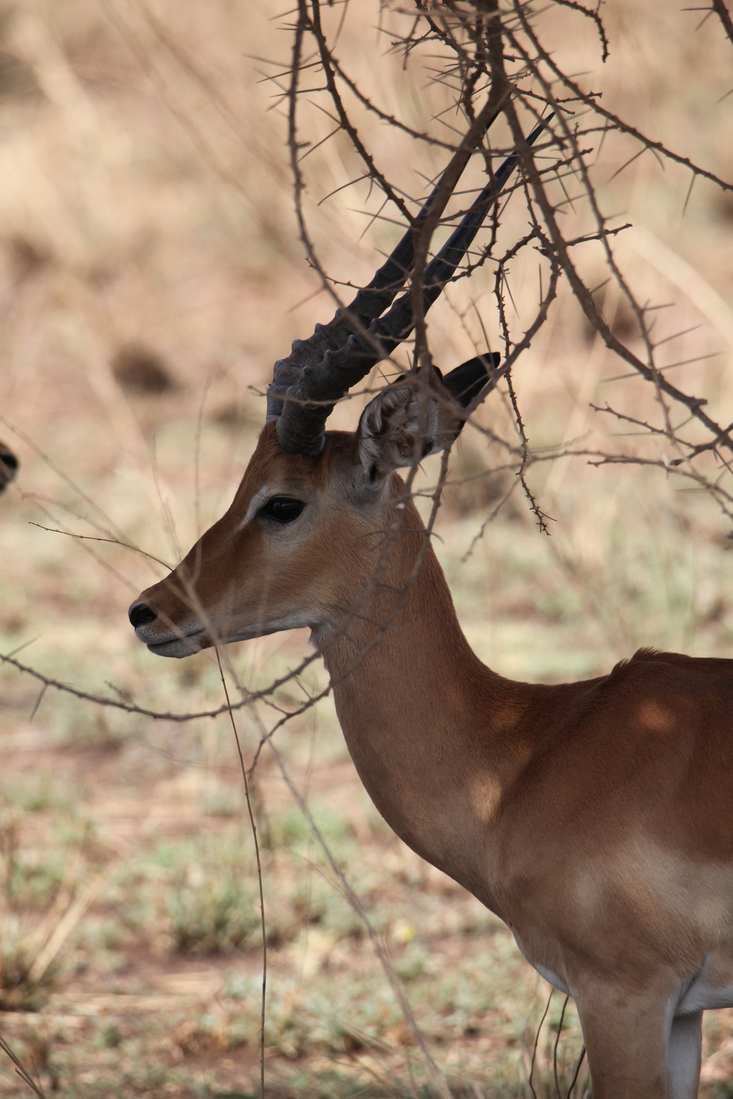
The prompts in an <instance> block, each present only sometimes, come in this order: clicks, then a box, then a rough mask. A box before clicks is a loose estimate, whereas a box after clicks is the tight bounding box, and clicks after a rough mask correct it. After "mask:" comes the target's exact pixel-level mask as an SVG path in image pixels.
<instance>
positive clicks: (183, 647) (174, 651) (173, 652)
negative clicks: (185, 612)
mask: <svg viewBox="0 0 733 1099" xmlns="http://www.w3.org/2000/svg"><path fill="white" fill-rule="evenodd" d="M148 648H149V649H150V652H151V653H155V655H156V656H173V657H176V658H177V659H179V660H180V658H181V657H184V656H191V655H192V654H193V653H198V652H201V645H200V644H199V642H198V640H197V638H195V637H189V638H179V637H176V638H175V639H174V640H173V641H164V642H163V644H162V645H155V644H149V645H148Z"/></svg>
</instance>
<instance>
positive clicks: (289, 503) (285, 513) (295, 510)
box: [259, 496, 305, 523]
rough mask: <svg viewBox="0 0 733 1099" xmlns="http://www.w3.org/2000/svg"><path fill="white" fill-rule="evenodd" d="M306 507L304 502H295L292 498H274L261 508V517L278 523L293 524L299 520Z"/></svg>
mask: <svg viewBox="0 0 733 1099" xmlns="http://www.w3.org/2000/svg"><path fill="white" fill-rule="evenodd" d="M304 507H305V504H304V503H303V501H302V500H294V499H293V497H292V496H272V497H271V498H270V499H269V500H268V501H267V503H266V504H265V505H264V506H263V507H261V508H260V512H259V514H260V515H264V516H266V518H268V519H274V520H275V521H276V522H278V523H292V521H293V519H297V518H298V516H299V515H300V513H301V511H302V510H303V508H304Z"/></svg>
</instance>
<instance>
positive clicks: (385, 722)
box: [130, 173, 733, 1099]
mask: <svg viewBox="0 0 733 1099" xmlns="http://www.w3.org/2000/svg"><path fill="white" fill-rule="evenodd" d="M500 182H501V181H500V180H499V173H497V176H496V177H495V178H494V179H493V180H492V183H491V185H490V187H489V189H487V190H486V191H485V192H484V193H483V194H482V195H481V196H480V197H479V199H478V200H477V202H476V204H475V206H474V207H473V208H472V210H471V211H469V213H468V215H467V216H466V219H464V223H463V224H462V226H461V227H460V228H459V229H457V230H456V231H455V233H454V235H453V237H451V240H450V241H448V243H447V245H446V246H444V248H443V249H442V250H441V252H440V253H439V254H438V256H437V257H436V258H435V260H433V262H432V264H431V265H429V266H428V268H427V269H426V271H425V274H424V278H423V280H422V282H423V287H424V294H425V297H424V302H423V307H424V308H425V309H426V308H428V307H429V305H430V304H431V303H432V301H433V300H434V299H435V298H436V297H437V294H438V292H439V290H440V286H441V285H443V284H444V282H445V281H446V280H447V279H448V278H449V277H450V274H451V273H452V271H453V270H454V269H455V266H456V264H457V263H458V262H459V261H460V257H461V256H462V255H463V254H464V253H465V251H466V249H467V248H468V246H469V244H470V241H471V240H472V239H473V234H474V233H475V231H476V228H477V225H478V223H479V222H480V220H481V218H482V217H483V215H484V213H485V210H486V208H488V207H489V206H491V205H492V204H493V198H494V197H495V192H496V190H497V189H498V185H499V183H500ZM412 243H413V233H412V232H411V231H410V232H408V233H407V234H406V236H405V238H403V240H402V241H401V243H400V245H398V248H397V249H396V250H395V253H393V255H392V256H391V257H390V258H389V259H388V260H387V262H386V263H385V265H384V266H383V267H382V268H381V269H380V271H379V272H377V275H376V276H375V278H374V279H373V281H372V283H371V284H370V286H369V287H367V288H366V289H365V290H363V291H360V293H359V295H357V297H356V299H355V301H354V302H353V303H352V305H351V306H350V307H349V309H347V310H342V311H340V312H338V313H337V314H336V316H335V317H334V319H333V320H332V321H331V322H330V324H328V325H326V326H323V327H321V326H318V327H317V329H316V332H315V334H314V335H313V336H312V337H311V338H310V339H309V340H306V341H296V342H295V344H294V345H293V350H292V353H291V355H290V356H289V358H287V359H285V360H281V361H279V362H278V363H277V364H276V365H275V372H274V380H273V383H272V385H271V387H270V392H269V396H268V422H267V423H266V425H265V427H264V429H263V431H262V434H261V436H260V439H259V442H258V444H257V447H256V449H255V451H254V454H253V455H252V458H251V460H250V463H249V466H248V467H247V470H246V472H245V474H244V478H243V480H242V483H241V485H240V486H239V488H238V490H237V493H236V495H235V498H234V501H233V503H232V505H231V507H230V508H229V510H228V511H227V512H226V514H225V515H224V516H223V517H222V518H221V519H220V520H219V521H218V522H217V523H215V524H214V526H213V527H211V529H210V530H208V531H207V532H206V533H205V534H204V535H203V537H202V538H201V539H200V540H199V541H198V542H197V543H196V545H195V546H194V547H193V549H192V550H191V551H190V553H189V554H188V555H187V556H186V557H185V558H184V560H183V561H182V562H181V563H180V564H179V565H178V567H177V568H175V569H174V570H173V571H172V572H171V574H170V575H169V576H168V577H167V578H166V579H164V580H163V581H162V582H160V583H158V584H155V585H153V586H152V587H150V588H148V589H147V590H146V591H144V592H143V593H142V594H141V595H140V597H139V599H138V600H136V601H135V603H133V605H132V607H131V608H130V620H131V622H132V625H133V626H134V627H135V631H136V634H137V637H138V638H139V639H140V641H142V642H144V643H145V644H146V645H147V646H148V648H149V649H150V651H151V652H152V653H157V654H159V655H161V656H171V657H183V656H186V655H188V654H189V653H193V652H197V651H199V650H200V649H204V648H206V647H208V646H213V645H221V644H225V643H228V642H232V641H242V640H246V639H248V638H254V637H260V636H262V635H263V634H269V633H274V632H276V631H278V630H289V629H293V628H295V627H303V626H307V627H309V628H310V630H311V631H312V632H311V640H312V642H313V644H314V645H315V646H316V647H317V649H318V651H319V653H320V654H321V656H322V658H323V660H324V662H325V665H326V669H327V671H328V674H329V676H330V679H331V683H332V687H333V694H334V699H335V703H336V709H337V712H338V717H339V721H340V723H341V727H342V729H343V732H344V736H345V738H346V743H347V745H348V748H349V751H350V753H351V756H352V758H353V760H354V763H355V765H356V768H357V770H358V772H359V775H360V776H361V779H362V781H363V783H364V785H365V787H366V789H367V791H368V792H369V794H370V796H371V797H372V799H373V801H374V803H375V805H376V806H377V808H378V809H379V811H380V813H381V814H382V815H383V817H384V818H385V820H386V821H387V822H388V823H389V824H390V825H391V826H392V828H393V829H394V830H395V832H396V833H397V834H398V835H399V836H400V837H401V838H402V839H403V840H404V841H405V843H407V844H408V845H409V846H410V847H411V848H412V849H413V850H414V851H416V852H418V854H420V855H421V856H422V857H423V858H425V859H427V860H428V861H429V862H431V863H432V864H433V865H434V866H437V867H439V868H440V869H441V870H442V871H444V872H445V873H446V874H448V875H450V877H452V878H454V879H455V880H456V881H457V882H460V884H461V885H463V886H465V888H466V889H468V890H469V891H470V892H471V893H473V894H474V896H476V897H478V899H479V900H480V901H482V902H483V904H485V905H486V906H487V907H488V908H490V909H491V910H492V911H493V912H495V913H496V914H497V915H498V916H500V917H501V919H502V920H504V921H505V922H506V924H507V925H508V926H509V927H510V929H511V931H512V932H513V934H514V937H515V939H516V942H517V945H518V946H519V949H520V950H521V952H522V954H523V955H524V957H525V958H526V959H527V960H528V961H529V962H530V964H531V965H533V966H534V968H535V969H536V970H537V971H538V972H539V973H540V974H542V976H543V977H545V978H546V979H547V980H548V981H549V982H550V983H551V984H553V985H554V986H555V987H556V988H558V989H561V990H562V991H563V992H568V993H570V994H571V995H572V996H573V997H574V998H575V1001H576V1004H577V1008H578V1012H579V1015H580V1020H581V1025H582V1029H583V1036H584V1039H585V1043H586V1047H587V1054H588V1063H589V1068H590V1073H591V1079H592V1086H593V1096H594V1099H662V1097H667V1099H692V1097H693V1096H695V1095H696V1094H697V1087H698V1082H699V1073H700V1058H701V1020H702V1013H703V1011H704V1010H706V1009H708V1008H716V1007H728V1006H732V1005H733V765H732V763H731V759H732V756H733V663H732V662H731V661H728V660H713V659H709V660H707V659H692V658H690V657H687V656H680V655H677V654H673V653H658V652H653V651H651V650H642V651H641V652H638V653H636V655H635V656H633V657H632V658H631V659H630V660H628V661H625V662H622V663H620V664H618V665H617V666H616V667H615V668H614V669H613V670H612V671H611V672H610V673H609V674H608V675H606V676H603V677H600V678H598V679H592V680H588V681H584V682H580V683H563V684H558V685H552V686H548V685H542V684H528V683H515V682H512V681H511V680H508V679H505V678H503V677H502V676H500V675H498V674H496V673H495V672H493V671H491V669H489V668H487V667H485V666H484V665H483V664H482V663H481V661H480V660H479V659H478V658H477V657H476V656H475V655H474V653H473V652H472V650H471V648H470V647H469V645H468V642H467V641H466V639H465V637H464V635H463V633H462V631H461V628H460V625H459V623H458V620H457V618H456V614H455V611H454V608H453V603H452V600H451V595H450V591H449V589H448V586H447V584H446V581H445V578H444V576H443V573H442V571H441V568H440V565H439V564H438V562H437V560H436V558H435V555H434V554H433V551H432V549H431V547H430V544H429V538H428V536H427V535H426V532H425V530H424V527H423V524H422V522H421V520H420V517H419V515H418V512H417V510H416V508H415V506H414V504H413V503H412V501H411V499H410V496H409V492H407V490H406V488H405V485H404V484H403V481H402V480H401V478H400V476H399V475H398V474H397V472H396V471H397V470H398V469H400V468H404V469H407V468H414V466H415V465H416V463H418V462H419V461H420V460H421V459H422V458H423V457H424V456H425V455H426V454H431V453H436V452H438V451H440V450H443V449H446V448H449V447H450V445H451V444H452V442H453V440H454V439H455V438H456V436H457V434H458V432H459V431H460V429H461V427H462V425H463V423H464V422H465V419H466V416H467V415H468V414H469V412H470V410H471V409H472V408H473V407H474V406H475V404H476V403H477V402H478V400H480V398H481V396H482V394H483V393H484V392H485V391H486V390H487V389H488V388H490V387H491V385H492V384H493V382H494V381H495V379H496V376H497V375H498V373H499V372H498V371H497V370H496V366H497V360H498V357H497V356H494V357H492V356H488V355H487V356H479V357H478V358H477V359H474V360H471V361H470V362H469V363H465V364H463V366H462V367H459V368H458V369H457V370H455V371H453V372H452V373H450V374H448V375H447V377H446V378H445V379H443V380H441V379H440V377H439V376H438V374H437V372H435V371H433V370H431V369H428V370H423V371H419V372H416V373H413V374H410V375H408V376H407V377H406V378H403V379H401V380H399V381H398V382H397V383H396V384H393V385H392V386H390V387H388V388H387V389H385V390H384V391H382V392H381V393H380V394H379V395H378V396H376V397H375V398H374V399H373V400H372V401H371V403H370V404H369V405H368V406H367V407H366V409H365V411H364V412H363V414H362V416H361V419H360V421H359V425H358V427H357V430H356V432H355V433H353V434H352V433H348V432H336V431H328V432H327V431H325V421H326V417H327V416H328V413H329V412H330V410H331V408H332V407H333V404H334V403H335V402H336V401H337V400H338V399H339V398H340V397H342V396H343V395H344V394H345V393H346V392H347V390H348V388H349V387H350V386H351V385H353V384H354V383H355V382H356V381H358V380H359V379H360V378H362V377H364V376H365V375H366V373H367V372H368V371H369V369H370V368H371V366H372V365H373V364H374V363H376V362H378V361H379V360H380V359H382V358H384V357H386V356H387V355H389V354H390V353H391V351H392V349H393V348H394V347H395V346H396V345H397V343H399V342H400V340H401V339H404V338H405V336H406V335H407V334H408V333H409V331H410V328H411V325H412V312H411V310H412V304H411V300H410V297H409V295H408V294H405V295H404V296H403V297H401V298H397V300H395V298H396V295H397V293H398V291H399V289H400V287H401V286H402V284H403V283H404V282H405V281H406V279H407V276H408V274H409V272H410V269H411V267H412V264H413V253H412ZM388 307H389V308H388ZM385 309H387V312H386V314H385V315H384V316H381V314H382V313H383V312H384V310H385ZM380 317H381V319H380Z"/></svg>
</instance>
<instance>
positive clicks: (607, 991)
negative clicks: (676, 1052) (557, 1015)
mask: <svg viewBox="0 0 733 1099" xmlns="http://www.w3.org/2000/svg"><path fill="white" fill-rule="evenodd" d="M576 1004H577V1008H578V1015H579V1016H580V1024H581V1027H582V1028H583V1038H584V1040H585V1046H586V1052H587V1056H588V1068H589V1069H590V1075H591V1081H592V1086H593V1090H592V1094H593V1099H672V1097H674V1099H683V1097H684V1099H687V1095H686V1094H685V1093H684V1092H682V1093H679V1092H677V1091H669V1090H668V1085H667V1080H668V1046H669V1029H670V1022H671V1020H670V1008H669V998H668V997H667V996H666V995H664V994H662V995H660V994H659V992H658V990H656V989H654V990H653V991H651V992H650V991H649V990H647V989H644V990H636V989H631V990H629V989H625V988H624V987H623V986H621V985H619V984H618V983H616V982H614V984H613V985H610V984H604V985H603V986H600V985H599V984H597V983H594V986H593V988H592V989H589V990H588V991H587V992H586V993H585V994H581V995H578V997H577V998H576ZM694 1094H695V1093H694V1092H692V1095H693V1096H694Z"/></svg>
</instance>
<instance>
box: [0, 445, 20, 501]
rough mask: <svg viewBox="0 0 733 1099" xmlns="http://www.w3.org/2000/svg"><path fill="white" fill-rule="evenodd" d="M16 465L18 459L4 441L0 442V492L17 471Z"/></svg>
mask: <svg viewBox="0 0 733 1099" xmlns="http://www.w3.org/2000/svg"><path fill="white" fill-rule="evenodd" d="M18 465H19V463H18V459H17V458H16V457H15V455H14V454H13V452H12V450H10V449H9V448H8V447H6V446H5V443H0V492H4V491H5V486H6V485H8V484H9V483H10V482H11V481H12V480H13V478H14V477H15V474H16V473H17V472H18Z"/></svg>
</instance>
